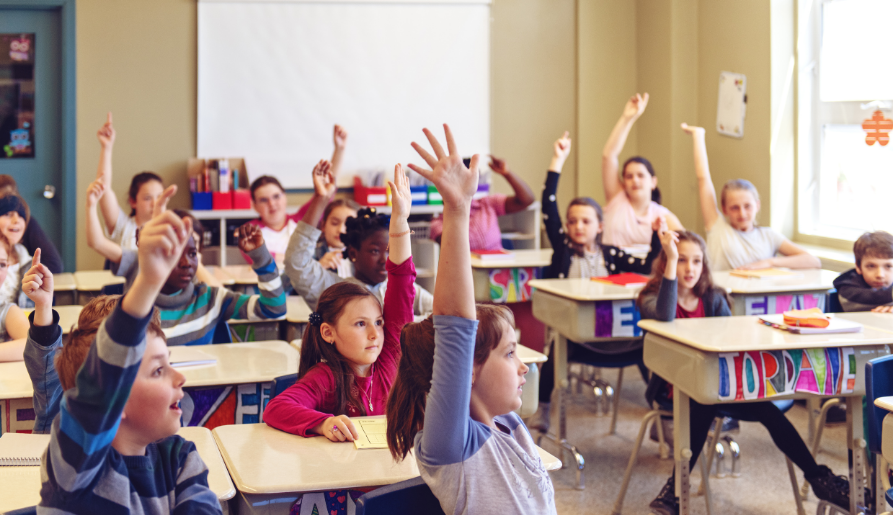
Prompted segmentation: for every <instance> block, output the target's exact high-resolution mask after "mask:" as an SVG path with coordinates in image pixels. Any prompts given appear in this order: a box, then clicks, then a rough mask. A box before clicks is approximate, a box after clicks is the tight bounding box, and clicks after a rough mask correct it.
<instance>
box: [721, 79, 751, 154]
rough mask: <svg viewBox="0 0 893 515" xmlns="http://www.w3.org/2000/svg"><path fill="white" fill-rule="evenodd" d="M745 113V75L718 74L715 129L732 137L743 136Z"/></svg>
mask: <svg viewBox="0 0 893 515" xmlns="http://www.w3.org/2000/svg"><path fill="white" fill-rule="evenodd" d="M746 114H747V77H745V76H744V75H742V74H740V73H732V72H722V73H720V74H719V101H718V103H717V106H716V130H717V132H719V133H720V134H723V135H726V136H731V137H733V138H743V137H744V117H745V115H746Z"/></svg>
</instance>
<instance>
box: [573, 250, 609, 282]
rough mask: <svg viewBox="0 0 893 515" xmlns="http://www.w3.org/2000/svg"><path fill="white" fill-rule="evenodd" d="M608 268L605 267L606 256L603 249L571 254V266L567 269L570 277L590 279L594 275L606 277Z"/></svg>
mask: <svg viewBox="0 0 893 515" xmlns="http://www.w3.org/2000/svg"><path fill="white" fill-rule="evenodd" d="M606 275H608V269H607V268H605V256H603V255H602V253H601V250H599V251H597V252H584V253H583V255H582V256H578V255H576V254H574V255H573V256H571V267H570V268H569V269H568V271H567V277H568V279H581V278H585V279H589V278H592V277H605V276H606Z"/></svg>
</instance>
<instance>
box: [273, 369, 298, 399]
mask: <svg viewBox="0 0 893 515" xmlns="http://www.w3.org/2000/svg"><path fill="white" fill-rule="evenodd" d="M296 382H298V374H286V375H284V376H279V377H277V378H275V379H273V386H271V387H270V400H273V398H274V397H276V396H277V395H279V394H280V393H282V392H284V391H285V390H287V389H288V387H289V386H291V385H293V384H295V383H296Z"/></svg>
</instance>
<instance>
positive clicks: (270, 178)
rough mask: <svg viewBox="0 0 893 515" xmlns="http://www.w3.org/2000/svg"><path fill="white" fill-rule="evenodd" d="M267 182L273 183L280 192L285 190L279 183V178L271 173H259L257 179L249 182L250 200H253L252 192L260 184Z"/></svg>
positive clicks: (263, 184)
mask: <svg viewBox="0 0 893 515" xmlns="http://www.w3.org/2000/svg"><path fill="white" fill-rule="evenodd" d="M267 184H275V185H276V186H277V187H278V188H279V189H280V190H282V192H283V193H284V192H285V188H283V187H282V184H280V183H279V179H277V178H275V177H273V176H272V175H261V176H260V177H258V178H257V179H254V181H253V182H252V183H251V186H249V189H250V190H251V200H254V192H255V190H257V189H258V188H260V187H261V186H266V185H267Z"/></svg>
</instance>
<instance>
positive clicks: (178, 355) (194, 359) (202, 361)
mask: <svg viewBox="0 0 893 515" xmlns="http://www.w3.org/2000/svg"><path fill="white" fill-rule="evenodd" d="M170 351H171V358H170V362H171V366H172V367H175V368H176V367H191V366H195V365H213V364H215V363H217V358H215V357H214V356H212V355H210V354H208V353H207V352H202V351H200V350H199V349H196V348H195V347H188V346H182V345H178V346H176V347H171V348H170Z"/></svg>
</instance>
